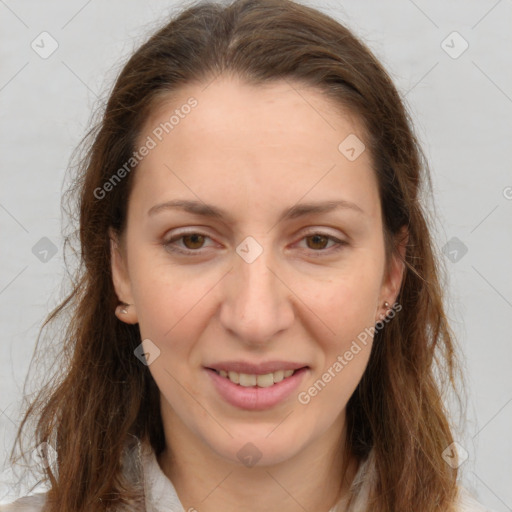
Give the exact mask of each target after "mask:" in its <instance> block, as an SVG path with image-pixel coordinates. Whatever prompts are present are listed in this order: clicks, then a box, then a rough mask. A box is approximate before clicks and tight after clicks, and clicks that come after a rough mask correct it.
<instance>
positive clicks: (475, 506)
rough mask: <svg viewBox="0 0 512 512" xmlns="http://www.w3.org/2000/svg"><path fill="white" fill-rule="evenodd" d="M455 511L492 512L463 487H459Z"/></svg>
mask: <svg viewBox="0 0 512 512" xmlns="http://www.w3.org/2000/svg"><path fill="white" fill-rule="evenodd" d="M456 510H457V512H493V511H492V510H491V509H489V508H487V507H484V506H483V505H482V504H480V503H479V502H478V501H476V499H475V498H474V497H473V496H472V495H471V494H470V493H469V492H468V491H467V490H466V489H465V488H464V487H459V497H458V501H457V509H456Z"/></svg>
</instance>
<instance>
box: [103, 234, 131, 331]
mask: <svg viewBox="0 0 512 512" xmlns="http://www.w3.org/2000/svg"><path fill="white" fill-rule="evenodd" d="M109 238H110V265H111V271H112V282H113V285H114V290H115V292H116V295H117V298H118V299H119V302H120V304H119V306H118V307H117V308H116V312H115V313H116V316H117V318H119V320H121V321H122V322H125V323H127V324H136V323H137V322H138V318H137V310H136V308H135V301H134V300H133V295H132V287H131V281H130V276H129V273H128V267H127V263H126V250H125V249H124V247H123V244H122V242H121V241H120V239H119V237H118V235H117V233H115V231H114V230H113V229H112V228H110V230H109Z"/></svg>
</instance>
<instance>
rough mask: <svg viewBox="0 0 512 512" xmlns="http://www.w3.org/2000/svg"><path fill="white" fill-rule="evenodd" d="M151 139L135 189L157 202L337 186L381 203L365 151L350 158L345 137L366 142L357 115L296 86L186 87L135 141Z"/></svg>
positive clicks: (277, 195)
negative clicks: (150, 146)
mask: <svg viewBox="0 0 512 512" xmlns="http://www.w3.org/2000/svg"><path fill="white" fill-rule="evenodd" d="M191 98H193V101H194V103H191ZM191 104H194V105H195V106H194V107H192V108H190V107H186V108H183V107H184V106H186V105H191ZM171 118H172V119H171ZM148 137H151V138H152V139H154V141H155V147H154V148H153V149H151V151H150V152H149V154H148V155H147V156H146V157H144V159H143V160H142V161H141V163H140V164H139V167H138V169H137V171H136V173H135V189H137V188H138V187H139V188H143V189H144V190H145V194H144V195H145V196H146V197H148V196H150V197H152V198H153V199H155V200H156V199H157V198H158V199H160V198H164V196H166V195H167V196H170V195H172V196H173V197H174V196H179V197H181V196H182V195H183V194H186V195H187V196H188V197H190V198H191V197H192V196H196V197H195V199H197V198H203V197H204V198H208V199H211V198H215V197H217V198H218V199H219V200H222V201H228V202H229V200H230V199H231V198H233V196H238V197H239V200H240V201H241V202H242V204H243V201H245V200H247V199H248V198H249V197H250V198H251V201H253V202H254V201H256V202H257V201H259V200H261V202H262V203H265V202H268V201H270V202H272V201H273V202H274V203H275V204H277V203H279V204H280V203H282V202H283V201H285V202H287V203H288V202H291V203H295V202H297V201H299V200H300V198H301V197H303V196H306V195H307V196H308V197H307V199H311V200H313V199H331V198H332V199H337V198H339V197H335V196H336V192H339V193H340V194H341V195H344V196H346V195H349V196H351V197H350V198H348V197H345V198H346V199H350V200H352V201H354V202H357V201H359V202H363V203H366V206H367V208H370V209H374V208H375V202H376V201H377V202H378V193H377V187H376V182H375V177H374V173H373V171H372V161H371V158H370V154H369V151H366V150H365V151H362V153H361V154H360V155H359V156H358V157H357V158H356V159H351V158H347V153H346V149H347V144H348V145H349V146H350V145H352V146H354V148H355V150H356V151H357V152H359V151H361V148H362V147H364V146H363V144H364V142H363V139H364V135H363V132H362V126H361V125H360V123H359V122H358V120H357V117H356V116H354V115H351V114H350V113H349V112H348V111H346V112H344V111H343V110H342V109H341V107H338V108H336V106H335V105H334V104H333V103H332V101H331V100H328V99H327V98H326V97H325V96H324V95H323V94H322V92H321V91H319V90H316V89H312V88H311V87H306V86H304V85H301V84H298V83H292V82H289V81H284V80H283V81H278V82H273V83H270V84H265V85H251V84H248V83H246V82H243V81H240V80H238V79H236V78H228V77H219V78H217V79H215V80H214V81H213V82H211V83H209V84H204V83H195V84H188V85H187V86H184V87H182V88H181V89H179V90H178V91H177V92H176V93H173V94H172V97H171V96H169V98H168V100H167V101H165V100H164V101H161V102H160V104H159V105H158V107H157V108H155V109H153V111H152V112H151V115H150V116H149V117H148V119H147V120H146V123H145V125H144V127H143V130H142V132H141V134H140V137H139V144H142V143H143V142H144V141H145V140H147V138H148ZM160 139H161V140H160ZM347 140H348V141H349V142H348V143H345V141H347ZM349 149H351V148H349ZM351 155H352V156H353V152H352V153H351V154H350V153H349V154H348V156H349V157H350V156H351ZM326 193H328V194H329V195H330V196H331V197H328V198H326V197H325V194H326ZM338 196H339V194H338ZM173 197H168V198H167V199H172V198H173ZM262 205H263V204H262Z"/></svg>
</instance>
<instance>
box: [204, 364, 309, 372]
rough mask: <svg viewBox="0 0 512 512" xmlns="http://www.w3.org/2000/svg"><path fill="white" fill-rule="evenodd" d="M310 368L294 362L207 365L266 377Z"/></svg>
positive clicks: (214, 368) (216, 368)
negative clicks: (284, 371) (274, 373)
mask: <svg viewBox="0 0 512 512" xmlns="http://www.w3.org/2000/svg"><path fill="white" fill-rule="evenodd" d="M305 366H308V365H307V364H304V363H295V362H292V361H264V362H261V363H257V364H255V363H249V362H247V361H220V362H218V363H212V364H209V365H206V366H205V367H206V368H210V369H212V370H218V371H220V370H224V371H226V372H229V371H232V372H237V373H246V374H249V375H265V374H267V373H273V372H276V371H278V370H298V369H299V368H304V367H305Z"/></svg>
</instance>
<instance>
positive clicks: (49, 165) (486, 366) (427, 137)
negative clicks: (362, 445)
mask: <svg viewBox="0 0 512 512" xmlns="http://www.w3.org/2000/svg"><path fill="white" fill-rule="evenodd" d="M304 3H309V4H310V5H312V6H314V7H317V8H319V9H321V10H324V11H325V12H327V13H328V14H331V15H332V16H333V17H335V18H337V19H338V20H340V21H342V22H345V23H346V24H347V25H348V26H349V28H351V29H352V30H354V31H355V32H356V33H357V34H358V35H360V36H361V37H362V38H363V39H364V40H365V41H366V42H367V43H368V45H369V46H370V47H371V49H372V50H373V51H374V52H375V54H376V55H377V57H379V58H380V59H381V61H382V62H383V63H384V65H385V66H386V67H387V69H388V70H389V72H390V74H391V76H392V77H393V79H394V80H395V83H396V84H397V86H398V88H399V90H400V91H401V93H402V94H403V95H405V98H406V101H407V106H408V108H409V110H410V112H411V115H412V116H413V119H414V121H415V125H416V130H417V134H418V136H419V138H420V141H421V143H422V145H423V147H424V149H425V152H426V155H427V157H428V159H429V162H430V165H431V169H432V173H433V181H434V193H435V205H436V215H437V218H438V225H437V227H438V229H437V230H436V232H435V237H436V242H437V245H438V246H439V249H440V250H441V249H442V248H443V247H447V248H448V249H447V250H445V252H446V254H445V256H443V258H445V263H446V266H447V270H448V272H449V286H448V287H447V290H446V292H447V296H446V299H447V303H448V312H449V318H450V320H451V322H452V327H453V329H454V330H455V332H456V334H457V335H458V340H459V344H460V346H461V348H462V351H463V353H464V355H465V365H466V367H467V381H468V383H469V389H468V396H469V408H468V411H467V421H466V423H465V432H462V433H460V434H458V441H459V442H460V444H461V446H463V447H464V449H465V450H466V451H467V452H468V455H469V457H468V459H467V460H466V461H465V462H464V463H463V464H462V466H461V471H462V473H463V483H464V484H465V486H466V487H467V488H468V489H469V490H470V491H472V492H473V493H474V494H475V495H476V496H478V498H479V500H480V501H481V502H482V503H484V504H485V505H487V506H488V507H490V508H492V509H493V510H495V511H497V512H504V511H510V510H512V486H511V485H510V484H511V483H512V480H511V475H512V463H511V462H510V461H511V460H512V444H511V440H510V431H511V426H512V403H511V402H512V378H511V376H510V375H511V374H510V366H511V363H512V343H511V338H510V335H509V332H510V329H509V324H510V319H511V317H512V315H511V313H512V271H511V262H512V236H511V233H512V231H511V224H512V222H511V221H512V172H511V169H512V166H511V163H512V155H511V152H510V147H511V142H512V122H511V120H512V65H511V64H512V56H511V50H512V1H511V0H499V1H496V0H485V1H484V0H482V1H462V0H461V1H452V2H444V1H440V0H436V1H430V2H427V1H426V0H421V1H420V0H416V1H414V2H413V1H412V0H394V1H386V2H382V1H379V0H371V1H368V0H367V1H365V2H356V1H355V0H354V1H351V2H347V1H324V2H321V1H309V2H306V1H304ZM177 5H179V4H178V3H177V2H174V3H173V2H170V1H158V0H145V1H132V2H130V3H128V2H123V1H121V0H110V1H108V2H105V1H103V2H101V1H100V0H89V1H86V0H68V1H64V0H59V1H52V2H48V1H46V2H38V1H35V0H34V1H29V0H0V173H1V187H0V229H1V244H0V263H1V264H0V322H1V329H2V339H1V348H2V357H1V358H0V390H1V395H0V464H1V465H0V471H1V474H0V482H1V483H0V500H2V498H3V499H4V500H6V499H7V498H5V495H7V494H10V495H12V494H13V493H14V490H13V489H14V487H13V486H12V479H13V477H12V475H11V470H10V468H9V465H8V464H7V463H6V462H4V461H5V457H6V454H7V450H8V448H9V447H10V444H11V442H12V439H13V435H14V431H15V424H16V422H17V421H18V414H19V412H18V409H19V406H20V401H21V398H22V386H23V381H24V378H25V375H26V373H27V370H28V366H29V362H30V358H31V355H32V350H33V347H34V344H35V340H36V336H37V333H38V329H39V327H40V325H41V322H42V320H43V318H44V317H45V315H46V314H47V312H49V310H50V308H52V307H53V306H54V305H55V304H57V302H58V299H59V297H60V295H61V280H62V278H63V276H64V261H63V258H62V237H61V212H60V197H61V189H62V181H63V178H64V173H65V169H66V167H67V165H68V161H69V158H70V156H71V152H72V150H73V148H74V147H75V146H76V145H77V143H78V142H79V140H80V138H81V137H82V136H83V135H84V133H85V130H86V128H87V126H88V123H89V120H90V116H91V112H92V111H93V110H94V108H95V107H96V106H97V104H98V103H97V102H98V97H104V96H105V94H106V92H108V89H109V87H110V86H111V84H112V81H113V79H114V78H115V76H116V73H117V72H118V71H119V70H120V68H121V66H122V64H123V62H124V61H125V59H126V57H127V56H128V55H129V54H130V52H131V51H132V50H133V49H134V48H135V47H137V46H138V45H139V44H140V43H141V42H142V41H143V40H144V38H145V35H146V34H148V32H149V31H151V30H153V29H155V28H156V27H157V26H159V25H161V24H162V23H164V21H165V19H166V17H167V16H168V15H169V13H172V12H173V11H174V10H175V9H176V6H177ZM44 31H46V32H48V33H49V34H51V37H52V38H53V39H54V40H55V41H56V42H57V44H58V48H57V49H56V51H55V52H54V53H53V54H51V55H50V56H47V58H42V57H41V56H40V55H39V54H38V53H36V51H34V49H33V48H32V47H31V44H32V42H33V41H34V43H33V45H34V46H35V47H36V48H37V49H38V51H39V52H40V53H43V54H44V52H48V51H49V50H50V49H51V44H52V41H51V39H49V37H48V36H40V34H41V33H42V32H44ZM454 31H456V32H458V34H460V37H459V36H457V35H453V34H452V33H453V32H454ZM443 41H445V42H444V43H443ZM465 41H466V42H467V44H468V45H469V46H468V48H467V50H466V51H464V52H463V53H461V51H462V50H463V49H464V46H465ZM459 54H460V55H459ZM44 56H46V55H44ZM454 237H455V238H454ZM41 239H45V240H43V241H41ZM46 239H48V240H46ZM447 243H448V244H449V245H448V246H446V244H447ZM53 246H55V249H56V250H57V252H56V254H55V255H54V254H53V253H52V248H53ZM34 247H35V248H34ZM466 249H467V252H466V253H464V251H465V250H466ZM45 250H47V251H49V252H46V253H45V252H44V251H45ZM507 484H508V485H507ZM17 492H19V489H17Z"/></svg>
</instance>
